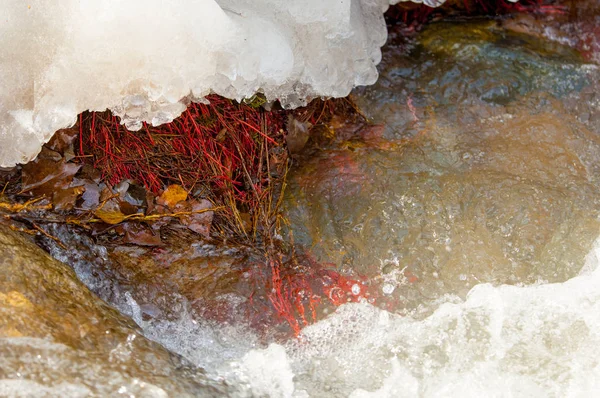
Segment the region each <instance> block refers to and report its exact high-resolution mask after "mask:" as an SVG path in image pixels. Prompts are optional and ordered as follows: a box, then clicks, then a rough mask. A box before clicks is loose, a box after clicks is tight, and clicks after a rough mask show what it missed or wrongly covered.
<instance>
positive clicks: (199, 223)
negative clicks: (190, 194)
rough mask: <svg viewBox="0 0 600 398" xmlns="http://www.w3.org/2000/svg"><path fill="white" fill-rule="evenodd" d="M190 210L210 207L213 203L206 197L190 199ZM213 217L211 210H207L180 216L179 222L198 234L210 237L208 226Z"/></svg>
mask: <svg viewBox="0 0 600 398" xmlns="http://www.w3.org/2000/svg"><path fill="white" fill-rule="evenodd" d="M190 204H191V207H192V209H191V211H201V210H206V209H210V208H211V207H212V206H213V205H212V203H210V202H209V201H208V200H206V199H202V200H200V201H199V202H198V201H195V200H192V201H190ZM213 217H214V212H213V211H207V212H203V213H194V214H190V215H189V216H184V217H181V224H183V225H185V226H186V227H188V228H189V229H190V230H192V231H194V232H196V233H197V234H200V235H202V236H204V237H206V238H208V237H210V227H211V225H212V221H213Z"/></svg>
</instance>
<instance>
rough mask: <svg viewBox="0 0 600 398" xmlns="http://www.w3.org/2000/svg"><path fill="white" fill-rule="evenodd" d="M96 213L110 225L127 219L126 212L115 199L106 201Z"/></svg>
mask: <svg viewBox="0 0 600 398" xmlns="http://www.w3.org/2000/svg"><path fill="white" fill-rule="evenodd" d="M94 214H95V215H96V217H98V218H99V219H101V220H102V221H104V222H105V223H107V224H110V225H115V224H119V223H120V222H123V220H124V219H125V214H123V213H122V212H121V209H120V208H119V204H118V203H116V202H115V201H113V200H110V201H108V202H106V203H105V204H104V206H102V208H100V209H98V210H96V211H95V212H94Z"/></svg>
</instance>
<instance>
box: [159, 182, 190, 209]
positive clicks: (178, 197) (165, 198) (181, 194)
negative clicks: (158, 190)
mask: <svg viewBox="0 0 600 398" xmlns="http://www.w3.org/2000/svg"><path fill="white" fill-rule="evenodd" d="M187 196H188V194H187V191H186V190H185V189H183V187H182V186H181V185H169V186H168V187H167V189H165V191H164V192H163V193H162V195H160V198H159V201H158V202H159V203H160V204H164V205H166V206H168V207H170V208H173V207H175V205H176V204H177V203H179V202H181V201H184V200H186V199H187Z"/></svg>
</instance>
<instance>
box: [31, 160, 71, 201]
mask: <svg viewBox="0 0 600 398" xmlns="http://www.w3.org/2000/svg"><path fill="white" fill-rule="evenodd" d="M80 167H81V165H78V164H75V163H66V162H65V161H64V160H60V161H58V162H57V161H54V160H52V159H39V158H38V159H37V160H36V161H34V162H29V163H27V164H26V165H24V166H23V177H22V178H23V185H22V191H23V192H31V193H33V194H34V195H46V196H48V197H52V195H53V193H54V192H55V191H57V190H59V189H62V188H68V187H69V184H71V182H72V181H73V176H74V175H75V173H77V171H78V170H79V168H80Z"/></svg>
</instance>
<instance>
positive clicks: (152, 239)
mask: <svg viewBox="0 0 600 398" xmlns="http://www.w3.org/2000/svg"><path fill="white" fill-rule="evenodd" d="M123 230H124V232H125V237H124V238H123V240H122V242H123V243H131V244H134V245H138V246H162V245H163V242H162V240H161V239H160V235H159V234H156V235H155V234H154V233H153V232H152V230H151V229H150V228H148V227H146V226H144V225H142V224H138V223H126V224H123Z"/></svg>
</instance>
